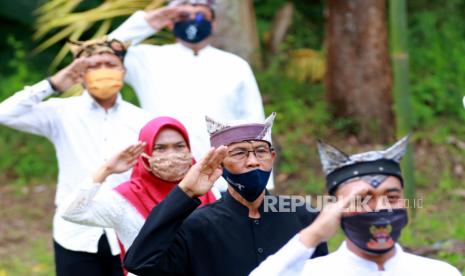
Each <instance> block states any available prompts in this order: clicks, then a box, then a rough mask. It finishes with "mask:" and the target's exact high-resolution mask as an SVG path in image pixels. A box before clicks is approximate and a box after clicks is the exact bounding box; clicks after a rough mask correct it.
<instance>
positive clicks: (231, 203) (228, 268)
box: [124, 187, 328, 276]
mask: <svg viewBox="0 0 465 276" xmlns="http://www.w3.org/2000/svg"><path fill="white" fill-rule="evenodd" d="M199 205H200V201H199V200H198V199H193V198H190V197H189V196H187V194H186V193H184V192H183V191H182V190H181V189H180V188H179V187H176V188H174V189H173V190H172V191H171V193H170V194H169V195H168V196H167V197H166V198H165V200H163V201H162V202H161V203H160V204H158V205H157V206H155V208H154V209H153V210H152V212H151V213H150V215H149V216H148V218H147V221H146V222H145V224H144V226H143V227H142V229H141V231H140V232H139V235H138V236H137V238H136V239H135V241H134V243H133V244H132V246H131V247H130V248H129V250H128V252H127V253H126V256H125V259H124V265H125V267H126V268H127V269H128V270H129V271H130V272H132V273H135V274H137V275H141V276H142V275H189V276H190V275H193V276H195V275H199V276H209V275H212V276H213V275H214V276H228V275H231V276H244V275H248V274H249V273H250V272H251V271H252V270H253V269H254V268H255V267H257V266H258V265H259V264H260V262H262V261H263V260H265V259H266V257H268V256H269V255H272V254H274V253H276V252H277V251H278V250H279V249H280V248H281V247H282V246H283V245H285V244H286V243H287V242H288V241H289V239H291V238H292V237H293V236H294V235H295V234H296V233H297V232H299V231H300V230H301V229H302V228H305V227H306V226H308V225H309V224H310V223H311V222H312V221H313V220H314V219H315V217H316V216H317V213H316V212H309V211H308V210H307V209H306V208H305V207H298V208H297V209H296V211H295V212H280V213H279V212H264V207H263V204H262V206H261V207H260V215H261V218H259V219H253V218H249V217H248V214H249V210H248V209H247V207H245V206H244V205H242V204H241V203H239V202H238V201H236V200H235V199H234V198H233V197H232V196H231V195H230V194H229V193H226V195H225V196H224V197H223V198H221V199H220V200H218V201H216V202H215V203H212V204H209V205H206V206H204V207H202V208H199V209H196V208H197V207H198V206H199ZM327 253H328V248H327V246H326V243H322V244H320V245H319V246H318V247H317V249H316V251H315V253H314V254H313V256H312V258H313V257H318V256H323V255H326V254H327Z"/></svg>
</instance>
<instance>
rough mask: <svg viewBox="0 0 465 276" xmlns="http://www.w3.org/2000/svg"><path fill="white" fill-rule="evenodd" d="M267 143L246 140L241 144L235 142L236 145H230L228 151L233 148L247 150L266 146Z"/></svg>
mask: <svg viewBox="0 0 465 276" xmlns="http://www.w3.org/2000/svg"><path fill="white" fill-rule="evenodd" d="M267 145H268V143H267V142H266V141H261V140H248V141H243V142H237V143H232V144H230V145H229V146H228V147H229V148H230V149H235V148H249V147H250V146H254V147H257V146H267Z"/></svg>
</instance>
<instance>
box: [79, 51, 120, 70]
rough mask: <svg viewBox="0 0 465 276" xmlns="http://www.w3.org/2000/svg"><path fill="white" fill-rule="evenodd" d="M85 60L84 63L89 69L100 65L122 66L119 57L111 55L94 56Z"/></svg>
mask: <svg viewBox="0 0 465 276" xmlns="http://www.w3.org/2000/svg"><path fill="white" fill-rule="evenodd" d="M84 59H85V60H84V62H85V64H86V65H87V67H92V66H96V65H98V64H110V65H113V66H116V65H122V62H121V60H120V59H119V58H118V57H117V56H115V55H113V54H109V53H102V54H98V55H92V56H90V57H85V58H84Z"/></svg>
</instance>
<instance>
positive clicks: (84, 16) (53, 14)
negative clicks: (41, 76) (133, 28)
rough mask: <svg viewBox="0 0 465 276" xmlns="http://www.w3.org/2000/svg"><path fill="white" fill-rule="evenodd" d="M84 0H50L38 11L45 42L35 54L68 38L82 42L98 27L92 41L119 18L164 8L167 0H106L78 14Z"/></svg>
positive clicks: (39, 29)
mask: <svg viewBox="0 0 465 276" xmlns="http://www.w3.org/2000/svg"><path fill="white" fill-rule="evenodd" d="M82 2H83V0H50V1H48V2H46V3H44V4H43V5H42V6H41V7H39V8H38V9H37V10H36V14H37V15H38V18H37V24H36V26H37V28H36V31H35V34H34V39H35V40H42V42H41V43H40V45H39V46H37V48H36V49H35V50H34V53H38V52H41V51H43V50H45V49H47V48H49V47H50V46H52V45H54V44H56V43H58V42H60V41H63V40H65V39H68V38H70V39H74V40H79V39H80V38H81V36H82V35H83V34H84V33H85V32H86V31H88V30H89V29H91V28H92V27H94V26H96V25H98V28H97V30H96V32H95V33H94V34H93V35H92V37H91V38H96V37H99V36H102V35H104V34H106V33H108V31H109V30H110V27H111V22H112V20H113V19H114V18H115V17H119V16H129V15H131V14H132V13H134V12H135V11H137V10H143V9H154V8H157V7H161V6H162V5H163V4H164V3H165V0H133V1H127V0H104V1H103V3H102V4H100V5H99V6H97V7H95V8H93V9H90V10H86V11H79V12H77V11H75V10H76V9H77V7H78V6H79V4H81V3H82ZM68 51H69V49H68V47H67V46H66V45H65V46H63V47H62V49H61V50H60V51H59V52H58V54H57V55H56V56H55V59H54V60H53V61H52V63H51V67H52V68H56V67H57V66H58V65H59V64H60V63H61V61H62V60H63V58H64V57H65V56H66V54H67V53H68Z"/></svg>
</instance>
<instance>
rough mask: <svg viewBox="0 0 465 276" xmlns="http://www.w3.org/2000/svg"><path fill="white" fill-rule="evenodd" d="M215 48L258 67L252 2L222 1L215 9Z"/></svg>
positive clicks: (257, 46)
mask: <svg viewBox="0 0 465 276" xmlns="http://www.w3.org/2000/svg"><path fill="white" fill-rule="evenodd" d="M216 17H217V20H216V21H217V22H216V23H217V26H216V30H215V33H214V35H213V37H212V44H213V45H214V46H215V47H218V48H220V49H223V50H225V51H228V52H231V53H234V54H236V55H239V56H241V57H242V58H244V59H245V60H247V61H248V62H249V63H251V64H254V65H257V66H258V65H260V56H259V52H258V50H259V41H258V32H257V26H256V20H255V10H254V7H253V1H252V0H222V1H221V2H219V3H218V5H217V9H216Z"/></svg>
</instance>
